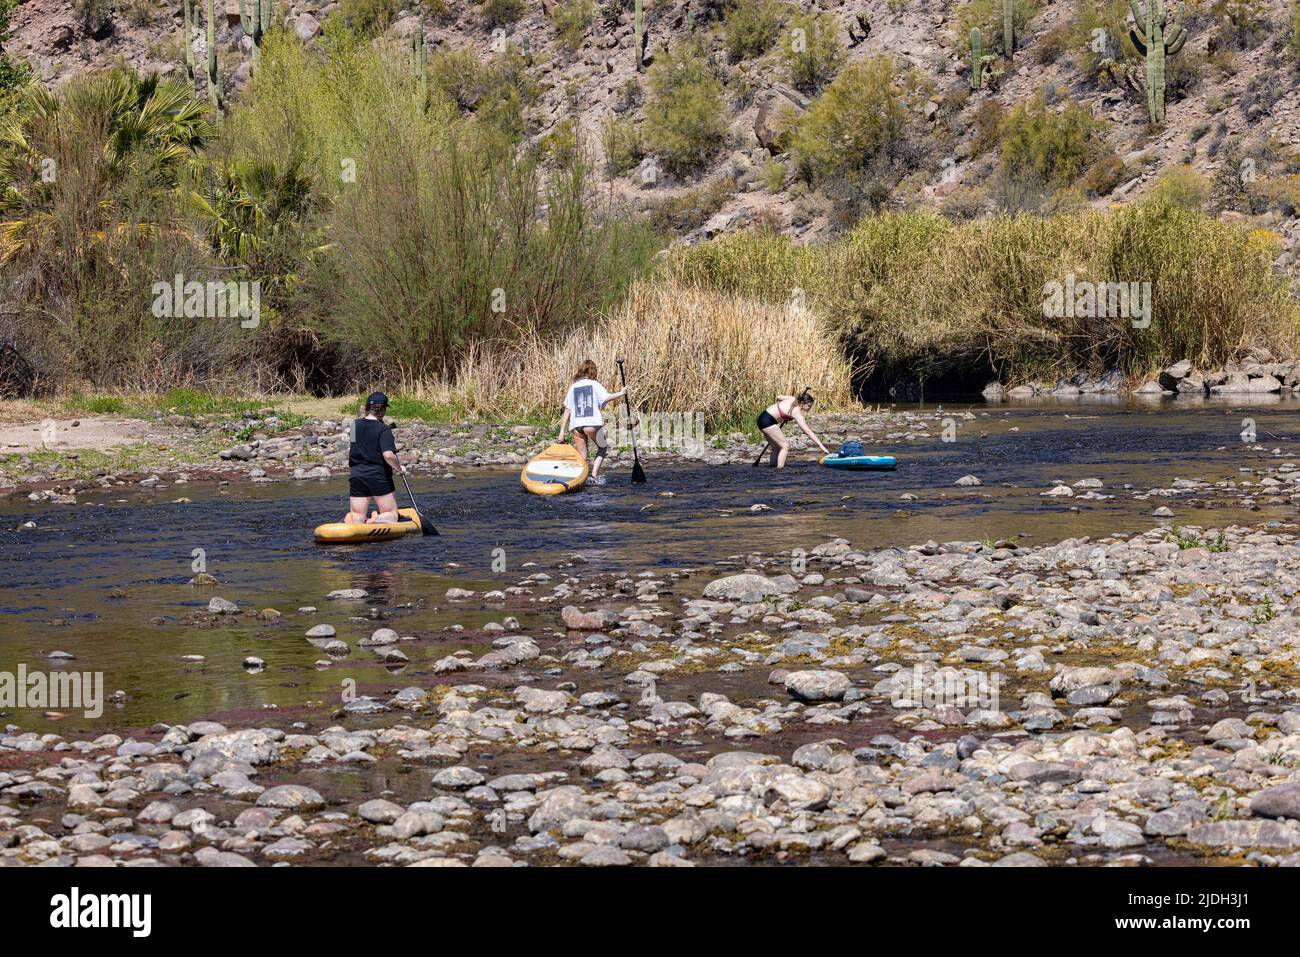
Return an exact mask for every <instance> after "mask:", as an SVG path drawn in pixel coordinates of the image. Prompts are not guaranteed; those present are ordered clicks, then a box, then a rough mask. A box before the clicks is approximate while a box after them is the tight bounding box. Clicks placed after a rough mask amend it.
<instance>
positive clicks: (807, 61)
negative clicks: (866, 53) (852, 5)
mask: <svg viewBox="0 0 1300 957" xmlns="http://www.w3.org/2000/svg"><path fill="white" fill-rule="evenodd" d="M781 54H782V56H783V57H784V59H785V66H786V70H787V71H788V72H789V75H790V83H791V85H792V86H794V87H795V89H797V90H801V91H803V92H804V93H815V92H817V91H818V90H820V89H821V88H822V87H823V86H825V85H826V84H827V83H828V82H830V79H831V77H833V76H835V74H836V73H838V72H839V69H840V67H841V66H842V65H843V63H844V59H845V56H846V52H845V50H844V46H843V44H841V43H840V26H839V21H838V20H837V19H836V18H835V15H834V14H833V13H818V14H814V13H801V14H796V15H795V16H794V17H791V19H790V27H789V29H788V30H786V31H785V35H784V38H783V39H782V41H781Z"/></svg>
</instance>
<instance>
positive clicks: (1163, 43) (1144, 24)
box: [1128, 0, 1187, 126]
mask: <svg viewBox="0 0 1300 957" xmlns="http://www.w3.org/2000/svg"><path fill="white" fill-rule="evenodd" d="M1146 4H1147V8H1146V13H1145V14H1144V13H1143V12H1142V9H1141V8H1140V7H1139V6H1138V0H1129V3H1128V5H1129V9H1130V10H1131V11H1132V13H1133V28H1132V29H1131V30H1129V32H1128V34H1129V39H1131V40H1132V41H1133V46H1135V47H1137V51H1138V53H1140V54H1142V56H1144V57H1145V58H1146V67H1147V70H1146V79H1147V115H1148V116H1149V117H1150V118H1151V125H1152V126H1158V125H1160V124H1161V123H1163V122H1164V121H1165V57H1166V56H1173V55H1174V54H1175V53H1177V52H1178V51H1179V50H1181V49H1182V48H1183V44H1184V43H1185V42H1186V41H1187V29H1186V28H1185V27H1184V26H1183V25H1182V23H1180V22H1178V21H1175V22H1174V24H1173V25H1172V26H1170V25H1169V14H1168V13H1167V12H1166V11H1165V5H1164V2H1163V0H1146Z"/></svg>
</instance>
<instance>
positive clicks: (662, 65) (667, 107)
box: [644, 43, 727, 176]
mask: <svg viewBox="0 0 1300 957" xmlns="http://www.w3.org/2000/svg"><path fill="white" fill-rule="evenodd" d="M649 84H650V95H649V97H648V99H647V101H646V106H645V126H644V131H645V140H646V145H647V146H648V147H649V149H650V152H652V153H653V154H655V156H656V157H657V158H658V160H659V163H660V165H662V166H663V168H664V169H665V170H667V171H668V172H669V173H671V174H672V175H674V176H686V175H689V174H691V173H695V172H697V171H699V170H700V169H702V168H703V167H704V166H706V165H707V164H708V162H709V160H710V159H711V158H712V157H713V156H714V155H716V153H717V152H718V150H719V149H720V148H721V147H722V144H723V141H724V139H725V137H726V134H727V112H726V106H725V103H724V101H723V87H722V83H721V82H720V81H719V80H718V78H717V77H716V76H714V75H713V72H712V71H711V70H710V68H709V62H708V59H707V57H705V55H704V52H703V50H702V48H701V47H700V46H699V45H698V44H695V43H689V44H685V45H683V46H682V47H681V49H680V50H674V49H669V50H665V51H664V53H663V54H662V55H660V56H658V57H656V59H655V62H654V65H653V66H652V67H651V68H650V73H649Z"/></svg>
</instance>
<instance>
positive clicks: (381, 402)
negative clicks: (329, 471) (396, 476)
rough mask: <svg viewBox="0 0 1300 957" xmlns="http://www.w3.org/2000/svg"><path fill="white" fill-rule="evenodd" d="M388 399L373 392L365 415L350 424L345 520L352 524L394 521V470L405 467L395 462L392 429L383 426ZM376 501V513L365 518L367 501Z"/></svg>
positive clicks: (395, 499)
mask: <svg viewBox="0 0 1300 957" xmlns="http://www.w3.org/2000/svg"><path fill="white" fill-rule="evenodd" d="M387 411H388V396H386V395H384V393H382V392H372V393H370V395H369V396H368V397H367V398H366V408H365V412H364V414H363V415H362V417H361V418H359V419H357V420H356V421H355V422H353V423H352V443H351V445H350V446H349V447H348V465H350V466H351V467H352V475H351V478H350V479H349V480H348V507H349V511H348V517H347V518H346V519H344V521H346V522H349V523H351V524H357V523H363V522H372V523H373V522H397V521H401V517H400V516H399V515H398V514H397V496H396V495H394V494H393V491H394V488H393V469H401V471H402V472H403V474H405V472H406V466H404V465H402V464H401V463H400V462H398V460H397V442H396V440H395V439H394V438H393V430H392V429H391V428H389V427H388V426H387V425H385V424H384V413H385V412H387ZM372 498H373V499H374V500H375V506H376V507H377V508H378V509H379V512H378V514H376V515H374V516H373V517H368V513H369V511H370V500H371V499H372Z"/></svg>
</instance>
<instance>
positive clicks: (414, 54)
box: [411, 24, 428, 98]
mask: <svg viewBox="0 0 1300 957" xmlns="http://www.w3.org/2000/svg"><path fill="white" fill-rule="evenodd" d="M427 63H428V58H427V55H426V53H425V50H424V25H423V24H420V25H418V26H416V28H415V32H414V33H412V34H411V67H412V69H413V70H414V71H415V79H416V80H417V81H418V82H419V84H420V96H421V98H423V96H424V94H425V92H426V91H427V90H428V77H427V73H426V72H425V66H426V64H427Z"/></svg>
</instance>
